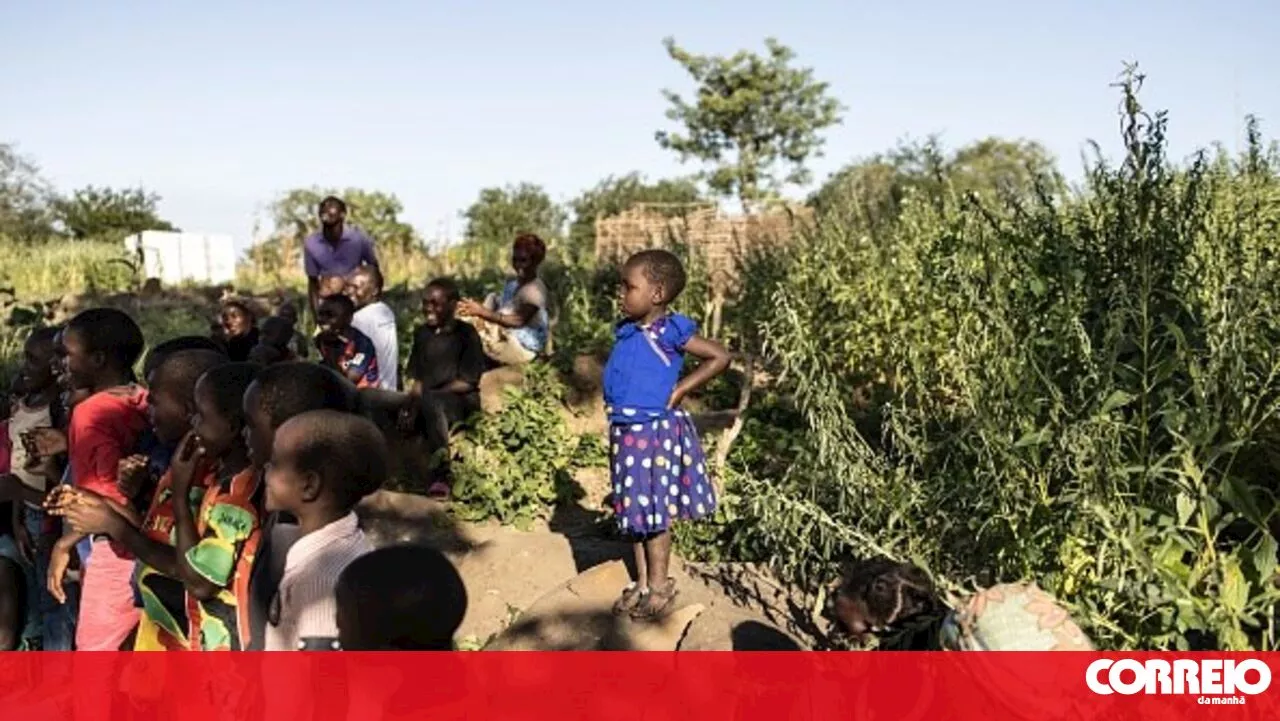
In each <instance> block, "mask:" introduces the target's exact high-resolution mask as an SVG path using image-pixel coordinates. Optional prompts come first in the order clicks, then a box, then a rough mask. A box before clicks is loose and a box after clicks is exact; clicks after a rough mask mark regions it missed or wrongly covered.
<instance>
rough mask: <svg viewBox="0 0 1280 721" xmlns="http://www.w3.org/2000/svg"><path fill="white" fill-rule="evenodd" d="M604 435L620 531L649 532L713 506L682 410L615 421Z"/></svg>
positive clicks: (703, 513)
mask: <svg viewBox="0 0 1280 721" xmlns="http://www.w3.org/2000/svg"><path fill="white" fill-rule="evenodd" d="M609 435H610V438H609V441H610V442H609V451H610V452H609V462H610V470H611V472H612V474H611V477H612V479H613V499H614V504H613V510H614V517H615V519H616V521H617V523H618V528H619V529H620V530H621V531H622V532H623V533H624V534H627V535H633V536H649V535H652V534H655V533H661V532H663V531H666V530H668V529H669V528H671V524H672V523H674V522H675V521H676V520H682V521H691V520H697V519H699V518H704V517H706V516H709V515H711V514H712V513H714V512H715V508H716V495H715V490H714V489H713V488H712V486H711V477H710V476H709V475H708V473H707V459H706V457H705V456H704V455H703V452H702V444H701V443H699V442H698V433H697V431H696V430H695V429H694V427H693V421H692V420H691V419H690V418H689V415H688V414H687V413H685V412H684V411H670V412H667V413H663V414H661V415H656V416H654V417H652V418H637V419H636V421H635V422H633V423H614V424H612V428H611V429H610V432H609Z"/></svg>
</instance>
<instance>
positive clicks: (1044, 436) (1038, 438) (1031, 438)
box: [1013, 428, 1051, 448]
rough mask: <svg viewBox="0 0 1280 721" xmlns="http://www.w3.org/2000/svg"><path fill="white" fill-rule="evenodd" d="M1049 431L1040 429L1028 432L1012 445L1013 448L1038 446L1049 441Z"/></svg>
mask: <svg viewBox="0 0 1280 721" xmlns="http://www.w3.org/2000/svg"><path fill="white" fill-rule="evenodd" d="M1050 435H1051V434H1050V433H1049V429H1048V428H1042V429H1040V430H1038V431H1030V432H1029V433H1026V434H1024V435H1023V436H1022V437H1021V438H1019V439H1018V440H1017V441H1016V442H1015V443H1014V444H1013V447H1014V448H1026V447H1027V446H1038V445H1040V444H1041V443H1044V442H1045V441H1047V440H1049V437H1050Z"/></svg>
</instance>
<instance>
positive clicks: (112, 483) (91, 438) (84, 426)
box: [49, 308, 148, 651]
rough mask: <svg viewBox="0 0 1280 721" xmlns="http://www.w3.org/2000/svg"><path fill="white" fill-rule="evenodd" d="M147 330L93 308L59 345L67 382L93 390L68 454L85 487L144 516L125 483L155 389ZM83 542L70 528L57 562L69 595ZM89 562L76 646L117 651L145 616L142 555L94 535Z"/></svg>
mask: <svg viewBox="0 0 1280 721" xmlns="http://www.w3.org/2000/svg"><path fill="white" fill-rule="evenodd" d="M144 345H145V341H144V340H143V337H142V330H141V329H140V328H138V324H137V323H135V322H134V321H133V319H132V318H130V317H129V316H128V315H127V314H125V313H124V312H123V311H119V310H116V309H114V308H93V309H90V310H87V311H84V312H83V313H80V314H79V315H77V316H76V317H75V318H72V319H71V322H70V323H68V324H67V327H66V329H65V330H64V331H63V333H62V337H61V342H60V343H59V346H58V348H57V354H58V360H59V363H60V365H61V371H62V373H63V374H64V375H65V376H66V377H67V381H68V382H67V383H65V385H67V387H70V388H87V389H89V390H91V391H92V392H93V395H91V396H90V397H89V398H88V399H86V400H85V401H83V402H82V403H80V404H79V405H77V406H76V407H75V410H73V411H72V414H71V423H70V425H69V427H68V428H67V445H68V460H69V462H70V467H71V477H72V479H73V480H74V482H75V485H76V487H77V488H79V489H81V490H86V491H91V492H93V493H95V494H97V495H99V496H101V497H102V498H104V499H105V500H107V501H108V502H109V503H111V505H112V506H113V507H115V508H116V510H117V511H118V512H120V513H121V514H122V515H124V516H126V517H127V518H129V519H130V520H131V521H132V522H133V523H135V524H136V523H138V522H139V521H140V519H139V518H138V517H137V516H138V514H137V512H136V511H135V510H133V508H132V507H131V506H130V504H129V499H128V498H126V497H125V495H124V494H123V493H122V492H121V491H120V489H119V488H118V486H117V480H118V475H119V466H120V460H121V459H122V458H125V457H127V456H129V455H130V454H131V453H132V452H133V449H134V448H135V447H136V445H137V443H138V439H139V437H140V436H141V435H142V432H143V431H144V430H145V429H146V428H147V425H148V410H147V392H146V390H144V389H143V388H142V387H141V386H139V385H138V384H137V382H136V378H135V377H134V373H133V366H134V364H135V363H137V362H138V358H139V357H140V356H141V355H142V350H143V347H144ZM79 541H80V536H79V535H78V534H76V533H74V532H67V533H65V534H64V535H63V536H62V537H61V538H60V539H59V540H58V542H57V543H56V544H55V546H54V549H53V555H52V558H51V559H50V563H49V590H50V592H51V593H53V595H54V597H55V598H57V599H58V600H60V601H62V600H65V597H66V596H65V594H64V593H63V590H62V578H63V575H64V574H65V572H66V568H67V565H68V562H69V560H70V552H71V549H72V548H74V546H75V544H76V543H77V542H79ZM91 541H92V551H91V552H90V554H89V561H88V562H87V563H86V564H85V566H84V571H83V577H82V580H81V587H80V588H81V591H80V594H81V595H80V616H79V619H78V622H77V625H76V649H77V650H81V651H94V650H97V651H116V650H119V649H120V646H121V645H122V644H123V643H124V642H125V640H126V639H128V637H129V635H130V633H132V632H133V629H134V627H135V626H136V625H137V623H138V610H137V608H136V607H135V606H134V604H133V589H132V587H131V585H130V581H131V579H132V577H133V568H134V559H133V556H132V554H130V553H129V552H128V550H126V549H125V548H124V547H123V546H121V545H120V544H117V543H113V542H111V541H110V540H109V539H107V538H106V537H105V536H101V537H91Z"/></svg>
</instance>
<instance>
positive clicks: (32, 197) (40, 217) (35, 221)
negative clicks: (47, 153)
mask: <svg viewBox="0 0 1280 721" xmlns="http://www.w3.org/2000/svg"><path fill="white" fill-rule="evenodd" d="M52 200H53V190H52V187H51V186H50V185H49V183H48V182H47V181H46V180H45V179H44V178H43V177H42V176H41V175H40V168H39V167H38V166H37V165H36V164H35V163H34V162H33V161H31V160H30V159H29V158H26V157H24V156H22V155H21V154H19V153H18V150H17V148H15V147H14V146H12V145H9V144H7V143H0V237H7V238H10V239H12V240H16V241H19V242H23V243H27V242H32V241H35V240H43V239H45V238H49V237H52V236H53V235H55V233H54V229H53V212H52V210H51V208H50V205H51V202H52Z"/></svg>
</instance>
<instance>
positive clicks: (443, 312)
mask: <svg viewBox="0 0 1280 721" xmlns="http://www.w3.org/2000/svg"><path fill="white" fill-rule="evenodd" d="M456 308H457V303H454V302H453V301H451V300H449V295H448V294H447V293H445V292H444V289H442V288H436V287H434V286H433V287H431V288H427V292H426V293H423V295H422V317H423V318H424V319H425V320H426V322H427V325H429V326H431V327H432V328H439V327H440V326H442V325H444V324H445V323H448V322H449V321H450V320H452V319H453V312H454V310H456Z"/></svg>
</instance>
